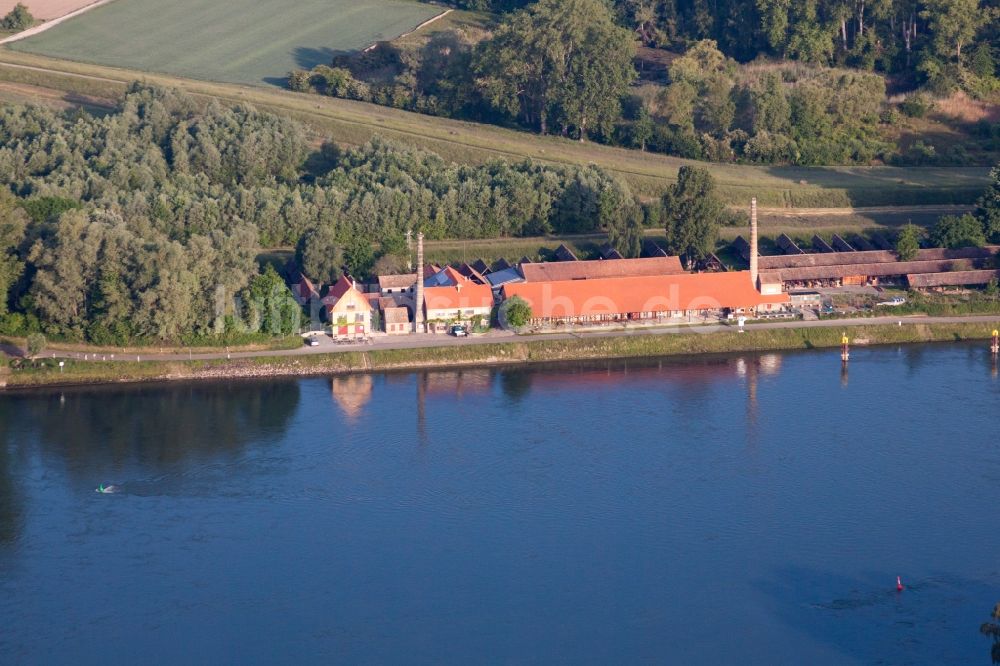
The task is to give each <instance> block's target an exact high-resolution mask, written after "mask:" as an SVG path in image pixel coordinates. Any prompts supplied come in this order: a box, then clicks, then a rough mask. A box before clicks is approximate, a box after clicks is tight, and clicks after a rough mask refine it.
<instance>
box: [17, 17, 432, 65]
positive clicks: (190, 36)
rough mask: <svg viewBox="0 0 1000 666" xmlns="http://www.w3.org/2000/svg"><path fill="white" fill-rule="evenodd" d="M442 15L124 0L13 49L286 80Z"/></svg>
mask: <svg viewBox="0 0 1000 666" xmlns="http://www.w3.org/2000/svg"><path fill="white" fill-rule="evenodd" d="M442 11H443V9H441V8H440V7H435V6H432V5H428V4H423V3H419V2H415V1H411V0H267V1H266V2H261V0H227V1H226V2H204V1H203V0H171V1H170V2H163V1H162V0H118V1H117V2H112V3H110V4H108V5H105V6H103V7H98V8H97V9H94V10H92V11H90V12H87V13H85V14H83V15H81V16H79V17H76V18H74V19H71V20H69V21H67V22H66V23H63V24H61V25H59V26H56V27H55V28H52V29H51V30H48V31H46V32H44V33H42V34H40V35H38V36H35V37H30V38H28V39H26V40H24V41H21V42H16V43H15V44H14V45H13V48H14V49H15V50H19V51H26V52H29V53H39V54H44V55H50V56H55V57H58V58H65V59H67V60H78V61H82V62H91V63H98V64H102V65H111V66H114V67H125V68H130V69H138V70H144V71H150V72H164V73H168V74H177V75H180V76H187V77H192V78H197V79H205V80H209V81H226V82H233V83H251V84H261V83H283V82H284V79H285V76H286V75H287V73H288V72H289V71H290V70H292V69H310V68H312V67H313V66H315V65H318V64H326V63H329V62H330V59H331V58H332V57H333V56H334V54H335V53H336V52H338V51H354V50H357V49H362V48H364V47H366V46H368V45H369V44H371V43H373V42H375V41H379V40H388V39H393V38H395V37H396V36H397V35H400V34H402V33H404V32H407V31H409V30H412V29H413V28H415V27H416V26H417V25H419V24H420V23H422V22H424V21H426V20H427V19H429V18H431V17H433V16H435V15H437V14H440V13H441V12H442Z"/></svg>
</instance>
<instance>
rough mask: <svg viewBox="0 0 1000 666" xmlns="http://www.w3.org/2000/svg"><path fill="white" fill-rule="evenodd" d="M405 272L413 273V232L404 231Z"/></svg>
mask: <svg viewBox="0 0 1000 666" xmlns="http://www.w3.org/2000/svg"><path fill="white" fill-rule="evenodd" d="M406 272H407V273H412V272H413V231H411V230H410V229H407V230H406Z"/></svg>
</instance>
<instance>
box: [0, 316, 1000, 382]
mask: <svg viewBox="0 0 1000 666" xmlns="http://www.w3.org/2000/svg"><path fill="white" fill-rule="evenodd" d="M992 327H993V325H992V324H982V323H977V324H973V323H967V324H920V323H907V324H906V325H904V326H891V325H872V326H852V327H851V328H850V329H849V330H850V336H851V339H852V340H853V341H854V343H855V344H856V345H857V344H870V345H874V344H901V343H914V342H947V341H961V340H986V339H987V338H988V336H989V333H990V330H991V328H992ZM840 338H841V329H839V328H798V329H768V330H756V331H754V330H751V331H747V332H746V333H742V334H741V333H737V332H735V331H733V332H724V333H711V334H694V333H673V334H661V335H634V336H627V337H624V336H623V337H608V338H582V339H572V340H551V339H550V340H545V339H522V340H518V341H516V342H505V343H493V344H482V345H457V346H449V347H429V348H420V349H397V350H378V351H367V352H341V353H333V354H322V355H315V356H301V357H295V358H286V357H273V356H272V357H260V358H254V359H240V360H234V361H192V362H142V363H127V362H108V363H84V362H77V361H67V362H66V367H65V368H64V369H63V371H62V372H60V370H59V368H58V367H56V366H55V365H54V364H52V362H51V361H50V362H49V363H50V364H49V365H48V366H46V367H43V368H33V369H30V370H29V369H25V370H11V369H10V368H4V369H3V370H4V373H3V375H2V376H0V381H5V382H6V385H7V386H8V387H9V388H17V387H30V386H44V385H71V384H90V383H115V382H138V381H159V380H184V379H221V378H232V377H266V376H283V375H325V374H337V373H349V372H365V371H385V370H401V369H413V368H432V367H452V366H475V365H504V364H513V363H518V364H521V363H542V362H553V361H569V360H583V359H604V358H635V357H656V356H671V355H687V354H706V353H732V352H760V351H778V350H802V349H819V348H832V347H837V346H839V345H840Z"/></svg>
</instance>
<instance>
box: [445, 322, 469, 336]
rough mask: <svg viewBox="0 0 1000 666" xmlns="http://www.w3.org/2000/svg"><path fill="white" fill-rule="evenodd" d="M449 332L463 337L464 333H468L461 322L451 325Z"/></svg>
mask: <svg viewBox="0 0 1000 666" xmlns="http://www.w3.org/2000/svg"><path fill="white" fill-rule="evenodd" d="M449 333H451V334H452V335H454V336H455V337H456V338H464V337H465V336H466V335H468V333H466V331H465V327H464V326H462V325H461V324H455V325H454V326H452V327H451V330H450V331H449Z"/></svg>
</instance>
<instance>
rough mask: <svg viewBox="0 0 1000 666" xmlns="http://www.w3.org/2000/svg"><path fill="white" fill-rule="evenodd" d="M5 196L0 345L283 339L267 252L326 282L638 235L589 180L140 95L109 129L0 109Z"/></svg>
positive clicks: (612, 187)
mask: <svg viewBox="0 0 1000 666" xmlns="http://www.w3.org/2000/svg"><path fill="white" fill-rule="evenodd" d="M0 184H2V186H3V187H0V294H2V295H3V297H2V298H0V332H3V333H6V334H24V333H26V332H29V331H32V330H38V329H41V330H44V332H45V333H47V334H49V335H50V336H55V337H63V338H68V339H78V340H89V341H92V342H100V343H108V344H111V343H114V344H125V343H126V342H135V341H143V340H175V341H177V340H213V339H227V340H236V339H249V338H248V336H251V334H253V333H254V332H259V331H261V330H264V331H265V333H266V334H267V335H270V334H272V333H278V332H282V331H288V330H292V329H293V328H294V322H293V321H292V320H291V318H290V317H291V314H290V313H289V312H288V310H287V308H286V306H285V304H284V302H283V300H282V299H285V298H286V297H287V296H288V294H287V290H285V291H282V290H283V289H284V288H283V286H282V287H281V288H280V289H279V288H278V285H279V284H280V279H279V280H277V281H276V279H275V276H272V275H269V274H267V273H260V272H259V271H258V268H257V263H256V261H255V256H256V254H257V252H258V249H259V248H260V247H262V246H264V247H272V246H280V245H290V246H296V247H297V248H298V249H299V255H300V258H302V259H303V260H304V261H305V263H306V267H307V272H310V273H311V277H313V278H314V279H317V280H321V281H324V282H329V281H332V280H334V279H336V277H337V276H338V275H339V273H340V271H342V270H343V269H344V268H345V267H346V268H347V269H348V270H350V271H352V273H353V274H354V275H355V276H356V277H363V276H364V275H365V274H367V273H368V272H370V271H371V270H372V269H373V267H374V264H375V262H376V261H381V262H382V264H381V266H380V267H381V268H383V269H387V268H388V269H393V268H398V267H399V266H401V265H403V264H405V255H406V245H405V234H406V232H407V231H414V232H416V231H423V232H424V233H425V235H427V236H428V237H429V238H445V237H448V238H495V237H501V236H517V235H537V234H544V233H549V232H557V233H574V232H586V231H594V230H598V229H601V228H605V227H608V226H610V225H613V224H616V223H617V221H618V220H619V219H620V218H622V216H623V215H624V214H625V213H628V214H630V215H632V216H633V217H635V218H636V219H637V220H638V221H639V223H641V222H642V221H644V219H643V217H642V209H641V208H640V207H639V205H638V204H637V203H636V201H635V199H634V197H633V196H632V194H631V193H630V192H629V191H628V188H627V186H625V185H624V184H622V183H620V182H619V181H617V180H615V179H614V178H612V177H610V176H609V175H608V174H606V173H605V172H603V171H602V170H601V169H599V168H596V167H585V168H575V167H547V166H540V165H537V164H533V163H530V162H522V163H518V164H507V163H504V162H495V163H490V164H486V165H483V166H478V167H468V166H457V165H454V164H451V163H447V162H445V161H444V160H442V159H441V158H440V157H438V156H437V155H434V154H432V153H429V152H424V151H419V150H412V149H407V148H403V147H400V146H395V145H392V144H390V143H388V142H386V141H382V140H380V139H376V140H373V141H371V142H369V143H368V144H365V145H363V146H360V147H358V148H355V149H351V150H341V149H339V148H337V147H336V146H334V145H332V144H327V145H325V146H324V147H323V149H322V150H319V151H316V150H314V149H313V148H312V144H311V138H310V137H309V136H308V135H307V134H306V132H305V130H304V128H303V127H302V126H301V125H300V124H298V123H296V122H294V121H292V120H290V119H287V118H281V117H278V116H274V115H271V114H267V113H261V112H258V111H257V110H255V109H253V108H252V107H250V106H246V105H240V106H236V107H231V108H230V107H223V106H221V105H219V104H218V103H215V102H210V103H207V104H205V103H199V102H196V101H195V100H194V99H192V98H190V97H188V96H186V95H184V94H182V93H180V92H178V91H174V90H170V89H162V88H157V87H152V86H148V85H143V84H134V85H132V86H131V87H130V89H129V90H128V92H127V94H126V96H125V98H124V101H123V103H122V105H121V107H120V108H119V109H118V110H116V111H114V112H112V113H109V114H107V115H106V116H103V117H95V116H92V115H89V114H87V113H85V112H69V113H56V112H54V111H52V110H48V109H44V108H38V107H24V106H7V107H3V108H0ZM262 280H263V282H261V281H262ZM270 292H274V298H273V299H271V300H268V299H265V300H264V301H263V302H262V301H261V298H263V294H266V293H270ZM236 297H238V299H236ZM269 298H270V297H269ZM234 299H236V300H234ZM237 300H238V301H239V302H241V303H243V304H244V305H243V306H238V305H235V304H234V303H236V302H237ZM272 301H273V302H272Z"/></svg>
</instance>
